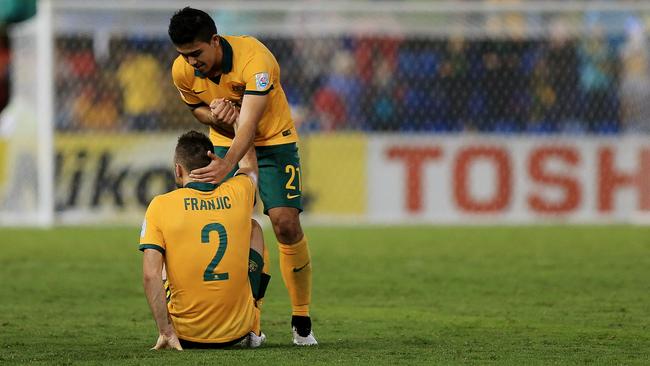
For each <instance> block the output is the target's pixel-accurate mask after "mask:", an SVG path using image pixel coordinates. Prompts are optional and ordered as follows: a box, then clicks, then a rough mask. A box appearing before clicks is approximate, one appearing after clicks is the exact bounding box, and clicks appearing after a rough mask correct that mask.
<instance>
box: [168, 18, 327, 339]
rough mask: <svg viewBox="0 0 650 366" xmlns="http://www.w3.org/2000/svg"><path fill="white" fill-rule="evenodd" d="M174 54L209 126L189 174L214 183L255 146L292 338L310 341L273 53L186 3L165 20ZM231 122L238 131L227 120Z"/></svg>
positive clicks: (286, 128) (307, 278)
mask: <svg viewBox="0 0 650 366" xmlns="http://www.w3.org/2000/svg"><path fill="white" fill-rule="evenodd" d="M169 37H170V38H171V40H172V42H173V43H174V46H175V47H176V50H177V51H178V53H179V54H180V55H179V56H178V58H176V60H175V61H174V64H173V67H172V77H173V80H174V85H175V86H176V88H177V89H178V91H179V92H180V96H181V98H182V99H183V101H184V102H185V103H186V104H187V105H188V106H189V108H190V109H191V111H192V114H193V115H194V117H196V119H197V120H198V121H199V122H201V123H203V124H205V125H207V126H209V127H210V139H211V140H212V143H213V144H214V152H215V154H216V155H218V156H216V155H214V154H211V156H210V157H211V159H212V161H211V162H210V164H209V165H207V166H206V167H204V168H201V169H195V170H193V171H192V172H191V174H190V177H191V178H192V179H194V180H196V181H199V182H207V183H215V184H216V183H219V182H220V181H222V180H223V179H224V178H225V177H227V176H228V175H229V174H232V172H233V171H234V169H235V168H236V166H237V163H238V162H239V160H240V159H241V158H242V156H243V155H244V154H245V153H246V151H247V150H248V149H249V148H250V146H251V145H252V144H254V146H255V150H256V153H257V159H258V162H259V191H260V197H261V199H262V202H263V203H264V213H265V214H266V215H268V216H269V218H270V219H271V223H272V225H273V230H274V232H275V237H276V238H277V240H278V247H279V252H280V270H281V272H282V278H283V279H284V282H285V285H286V286H287V289H288V292H289V297H290V298H291V306H292V317H291V326H292V333H293V343H294V344H296V345H315V344H317V342H316V339H315V338H314V334H313V332H312V329H311V318H310V317H309V304H310V301H311V260H310V256H309V248H308V246H307V238H306V237H305V235H304V234H303V231H302V227H301V225H300V219H299V214H300V212H301V211H302V199H301V189H302V187H301V178H300V158H299V155H298V148H297V146H296V143H297V141H298V134H297V132H296V128H295V126H294V124H293V120H292V118H291V113H290V110H289V103H288V102H287V98H286V96H285V95H284V91H283V90H282V86H281V85H280V66H279V65H278V62H277V60H276V59H275V57H274V56H273V54H272V53H271V52H270V51H269V50H268V49H267V48H266V47H265V46H264V45H263V44H262V43H261V42H260V41H258V40H257V39H255V38H253V37H249V36H223V35H218V34H217V27H216V26H215V24H214V21H213V20H212V18H211V17H210V16H209V15H208V14H207V13H205V12H203V11H201V10H197V9H192V8H189V7H186V8H183V9H181V10H179V11H177V12H176V13H175V14H174V16H173V17H172V18H171V20H170V23H169ZM235 123H236V124H237V132H236V133H235V131H234V128H233V126H234V124H235Z"/></svg>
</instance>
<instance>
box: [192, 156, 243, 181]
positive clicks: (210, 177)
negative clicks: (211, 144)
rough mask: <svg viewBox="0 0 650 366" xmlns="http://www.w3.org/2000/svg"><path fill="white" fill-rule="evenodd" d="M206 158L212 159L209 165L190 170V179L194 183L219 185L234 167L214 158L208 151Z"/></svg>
mask: <svg viewBox="0 0 650 366" xmlns="http://www.w3.org/2000/svg"><path fill="white" fill-rule="evenodd" d="M208 156H209V157H210V159H212V161H211V162H210V164H208V165H207V166H204V167H203V168H199V169H194V170H192V171H191V172H190V178H191V179H192V180H194V181H196V182H205V183H212V184H219V183H220V182H221V181H222V180H223V178H225V177H226V175H228V173H230V171H231V170H232V169H233V168H234V167H233V166H231V165H230V164H228V163H227V162H226V161H225V160H223V159H221V158H220V157H218V156H216V155H215V154H214V153H213V152H212V151H208Z"/></svg>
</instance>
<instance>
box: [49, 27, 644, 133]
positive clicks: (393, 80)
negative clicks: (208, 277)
mask: <svg viewBox="0 0 650 366" xmlns="http://www.w3.org/2000/svg"><path fill="white" fill-rule="evenodd" d="M263 41H264V42H265V43H266V44H267V46H268V47H269V48H270V49H271V50H272V51H273V53H274V54H275V55H276V57H277V59H278V60H279V62H280V64H281V67H282V83H283V87H284V89H285V92H286V94H287V97H288V99H289V102H290V104H291V106H292V109H293V112H294V117H295V118H296V121H297V123H298V125H299V127H300V129H301V130H303V131H333V130H362V131H434V132H459V131H477V132H497V133H518V132H526V133H555V132H586V133H597V134H608V133H618V132H622V131H624V130H627V129H633V130H635V131H636V130H642V131H648V130H650V129H649V128H648V124H649V121H648V120H647V119H648V117H650V110H648V108H649V107H648V106H647V105H648V103H647V102H646V101H647V100H648V99H647V98H648V96H649V95H650V83H649V82H648V81H649V80H648V79H649V75H648V67H649V60H648V49H647V40H646V38H645V37H644V36H643V33H632V35H629V36H626V37H605V36H603V35H601V34H597V33H594V34H592V35H591V36H590V37H587V38H581V39H577V40H576V39H570V38H564V37H555V38H554V37H550V38H549V39H545V40H522V39H516V40H515V39H505V40H485V39H472V40H466V39H462V38H455V39H432V38H407V39H404V38H392V37H356V38H353V37H344V38H323V39H313V38H309V39H301V38H293V39H289V38H265V39H263ZM174 57H175V53H174V49H173V47H172V46H171V44H169V43H168V42H167V40H166V39H137V40H133V39H114V40H111V44H110V47H109V50H108V52H106V54H103V55H98V54H97V52H95V51H94V47H93V44H92V39H83V38H61V39H59V40H58V42H57V64H56V65H57V66H56V88H57V104H56V105H57V109H58V110H57V127H58V128H59V129H63V130H76V129H104V130H111V129H120V130H124V129H127V130H149V129H174V128H182V127H183V126H186V124H187V123H189V122H193V121H192V120H191V115H190V114H189V113H187V112H186V110H185V108H186V107H185V106H184V105H183V103H182V102H181V101H180V99H179V98H178V95H177V92H176V91H175V89H174V88H173V86H172V84H171V79H170V78H171V77H170V71H169V70H170V66H171V63H172V60H173V58H174Z"/></svg>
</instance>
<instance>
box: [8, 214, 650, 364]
mask: <svg viewBox="0 0 650 366" xmlns="http://www.w3.org/2000/svg"><path fill="white" fill-rule="evenodd" d="M307 232H308V234H309V237H310V247H311V252H312V258H313V266H314V293H313V307H312V315H313V319H314V330H315V332H316V335H317V337H318V340H319V342H320V343H321V345H320V346H318V347H317V348H311V349H305V348H301V349H297V348H295V347H293V346H291V339H290V332H289V320H290V314H289V309H290V307H289V302H288V296H287V294H286V290H285V289H284V285H283V284H282V279H281V276H280V274H279V271H278V268H277V249H276V248H275V242H274V241H272V240H271V239H272V237H271V236H270V235H269V234H270V233H269V232H267V233H266V234H267V236H266V238H267V244H270V245H271V247H272V248H271V249H272V250H271V253H272V264H273V271H272V274H273V279H272V282H271V285H270V288H269V291H268V293H267V300H266V302H265V304H264V309H263V320H262V321H263V323H262V324H263V329H264V331H265V333H266V334H267V336H268V342H267V343H266V345H265V346H264V348H262V349H257V350H226V351H224V350H220V351H214V350H212V351H186V352H183V353H176V352H172V351H161V352H154V351H149V350H148V349H149V347H151V346H152V345H153V344H154V342H155V340H156V335H157V334H156V330H155V325H154V322H153V320H152V318H151V315H150V313H149V309H148V307H147V304H146V300H145V298H144V295H143V291H142V285H141V254H140V252H138V251H137V250H136V247H137V244H136V242H137V239H138V234H139V228H126V229H125V228H101V229H100V228H61V229H55V230H47V231H42V230H27V229H2V230H0V278H1V281H0V282H1V283H2V297H1V300H0V364H5V363H8V364H11V363H21V364H22V363H41V364H68V363H74V364H77V363H83V364H104V363H109V364H121V365H143V364H151V365H154V364H155V365H159V364H164V363H167V364H174V365H176V364H207V363H212V364H250V365H257V364H282V365H287V364H296V365H298V364H301V365H312V364H337V363H338V364H433V363H442V364H498V365H504V364H511V365H524V364H526V365H528V364H562V365H564V364H603V365H610V364H628V365H629V364H648V363H649V362H650V329H649V325H650V301H648V298H649V294H650V292H649V290H650V285H649V283H650V281H649V279H650V229H649V228H640V227H629V226H607V227H585V226H581V227H570V226H566V227H514V228H508V227H501V228H489V227H470V228H462V227H458V228H455V227H454V228H444V227H443V228H440V227H439V228H427V227H386V228H309V229H308V230H307Z"/></svg>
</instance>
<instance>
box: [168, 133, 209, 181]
mask: <svg viewBox="0 0 650 366" xmlns="http://www.w3.org/2000/svg"><path fill="white" fill-rule="evenodd" d="M212 149H214V147H213V146H212V142H211V141H210V139H209V138H208V136H206V135H205V134H203V133H201V132H196V131H194V130H192V131H189V132H186V133H184V134H183V135H181V137H179V138H178V143H177V144H176V162H177V163H178V164H180V165H181V166H182V167H183V168H185V170H187V171H188V172H190V171H192V170H194V169H198V168H203V167H204V166H206V165H208V164H210V161H211V159H210V157H209V156H208V151H212Z"/></svg>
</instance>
